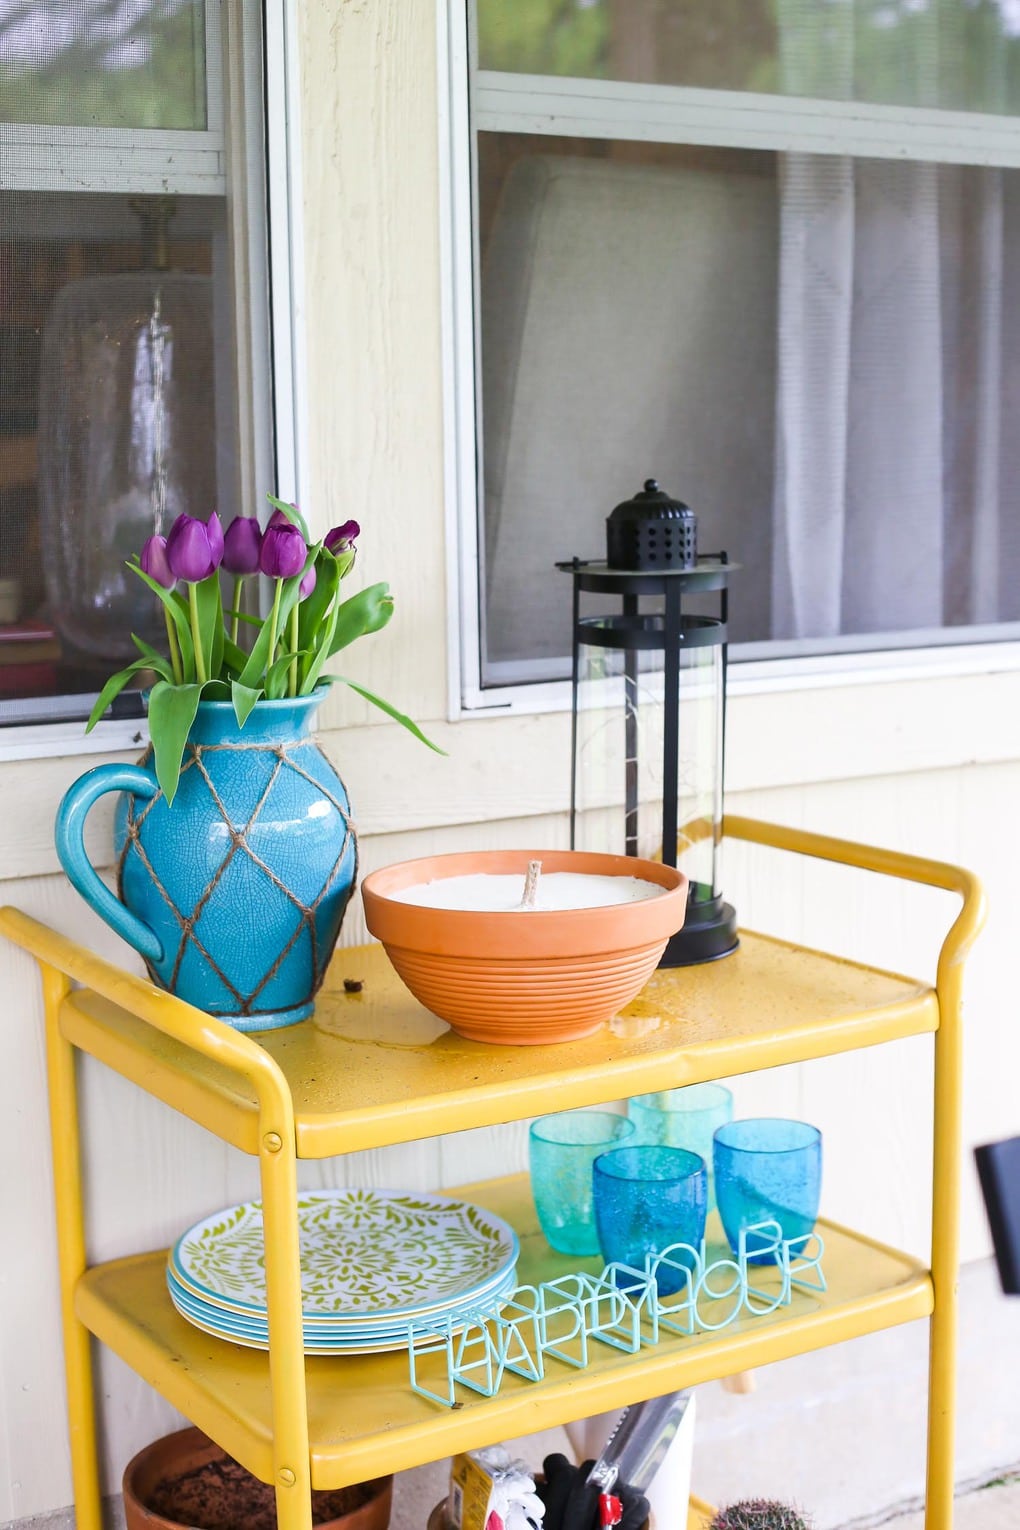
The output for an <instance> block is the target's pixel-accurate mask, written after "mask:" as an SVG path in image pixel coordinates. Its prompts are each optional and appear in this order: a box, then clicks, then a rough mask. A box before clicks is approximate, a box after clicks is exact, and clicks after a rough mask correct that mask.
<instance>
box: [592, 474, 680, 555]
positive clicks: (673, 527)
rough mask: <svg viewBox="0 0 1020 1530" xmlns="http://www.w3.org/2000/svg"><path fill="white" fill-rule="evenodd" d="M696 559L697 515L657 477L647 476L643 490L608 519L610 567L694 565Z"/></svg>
mask: <svg viewBox="0 0 1020 1530" xmlns="http://www.w3.org/2000/svg"><path fill="white" fill-rule="evenodd" d="M697 561H698V518H697V516H696V515H695V513H694V511H693V510H692V509H691V508H690V506H689V505H685V504H684V503H683V501H682V500H679V499H671V498H670V496H669V495H668V494H667V493H666V492H665V491H664V490H663V489H660V488H659V485H658V483H657V482H656V480H655V479H654V478H646V479H645V486H644V488H643V489H642V490H641V492H640V493H639V494H635V495H634V498H633V499H625V500H624V501H623V503H622V504H619V505H617V507H616V509H615V510H614V511H613V512H612V514H611V515H610V516H608V518H607V520H606V562H607V564H608V565H609V567H610V568H615V569H633V570H638V571H654V570H664V569H674V568H693V567H694V566H695V564H696V563H697Z"/></svg>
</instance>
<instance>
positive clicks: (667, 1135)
mask: <svg viewBox="0 0 1020 1530" xmlns="http://www.w3.org/2000/svg"><path fill="white" fill-rule="evenodd" d="M627 1114H628V1116H629V1117H630V1119H631V1120H632V1121H633V1122H634V1132H635V1136H634V1141H635V1143H644V1142H652V1143H658V1144H660V1145H661V1146H663V1147H678V1148H686V1149H687V1151H688V1152H689V1153H697V1154H698V1155H699V1156H700V1157H701V1158H703V1159H704V1160H705V1164H706V1167H707V1169H708V1209H709V1211H712V1210H713V1209H714V1208H715V1175H714V1173H713V1170H712V1139H713V1137H714V1136H715V1133H716V1131H717V1129H718V1128H719V1127H720V1126H725V1124H726V1122H727V1121H732V1120H733V1096H732V1094H731V1093H730V1091H729V1090H728V1089H727V1088H726V1087H725V1085H723V1084H685V1085H684V1086H683V1087H682V1088H680V1089H660V1090H658V1091H656V1093H654V1094H636V1095H634V1097H633V1099H631V1100H628V1102H627Z"/></svg>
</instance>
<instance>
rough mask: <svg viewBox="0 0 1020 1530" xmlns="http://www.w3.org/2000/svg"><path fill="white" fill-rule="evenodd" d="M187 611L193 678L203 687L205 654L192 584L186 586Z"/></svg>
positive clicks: (205, 676)
mask: <svg viewBox="0 0 1020 1530" xmlns="http://www.w3.org/2000/svg"><path fill="white" fill-rule="evenodd" d="M188 611H189V614H190V616H191V637H192V641H193V642H194V644H195V677H196V679H197V680H198V683H199V685H204V684H205V682H206V681H207V680H208V678H209V675H208V672H207V670H206V667H205V654H204V653H203V652H202V630H201V627H200V626H199V621H198V590H197V587H196V586H195V585H193V584H189V585H188Z"/></svg>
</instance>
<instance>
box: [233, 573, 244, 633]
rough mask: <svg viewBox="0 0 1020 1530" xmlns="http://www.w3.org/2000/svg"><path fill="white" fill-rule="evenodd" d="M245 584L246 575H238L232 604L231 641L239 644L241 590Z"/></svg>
mask: <svg viewBox="0 0 1020 1530" xmlns="http://www.w3.org/2000/svg"><path fill="white" fill-rule="evenodd" d="M243 584H244V575H243V574H237V575H235V577H234V598H233V600H232V601H231V602H230V604H231V605H232V606H233V618H234V619H233V622H232V623H231V627H230V641H231V642H232V643H236V642H237V629H238V627H239V626H240V623H241V588H242V586H243Z"/></svg>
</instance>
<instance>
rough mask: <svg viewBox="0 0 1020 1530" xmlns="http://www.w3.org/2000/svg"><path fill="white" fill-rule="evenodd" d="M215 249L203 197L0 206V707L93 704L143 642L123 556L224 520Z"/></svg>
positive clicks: (231, 459)
mask: <svg viewBox="0 0 1020 1530" xmlns="http://www.w3.org/2000/svg"><path fill="white" fill-rule="evenodd" d="M226 251H227V240H226V230H225V212H224V203H223V200H222V199H221V198H214V197H181V198H177V199H165V198H151V197H147V198H132V197H126V196H101V195H95V194H92V195H90V194H84V195H71V194H51V193H7V194H4V195H2V196H0V356H3V358H4V359H5V361H6V363H7V364H6V365H5V367H4V368H3V370H2V372H0V696H7V697H11V696H16V695H33V694H46V693H59V694H67V693H71V692H76V691H78V692H82V691H84V692H88V691H95V690H97V689H98V688H99V686H100V685H101V683H102V682H103V680H104V679H105V677H106V675H107V674H108V673H109V672H110V670H111V668H113V667H115V666H116V664H117V663H118V662H120V661H122V660H123V659H126V658H130V657H132V656H133V653H134V650H133V648H132V647H131V645H130V637H129V633H130V631H131V630H132V629H133V630H135V631H136V632H138V633H139V635H140V636H143V637H148V638H150V639H151V638H155V637H158V631H157V630H155V629H153V627H152V623H153V620H154V615H155V613H154V611H153V607H154V604H155V603H154V602H153V601H152V600H151V599H148V598H147V592H146V591H145V590H144V588H143V587H142V585H141V583H140V582H139V581H138V580H137V579H136V578H134V577H133V576H131V575H130V574H129V573H128V572H127V570H126V569H125V568H124V559H125V557H127V556H128V554H129V553H131V552H133V551H137V550H138V549H139V548H140V546H141V543H142V542H143V541H144V539H145V537H146V536H148V535H149V534H150V533H151V532H152V531H155V530H164V531H165V530H166V528H167V526H168V524H169V522H170V521H171V520H172V519H173V517H174V516H175V515H176V514H177V513H178V512H179V511H180V510H182V509H187V510H188V511H189V513H192V514H197V515H199V516H200V517H202V518H204V517H205V516H206V515H208V513H209V511H210V510H211V509H212V508H213V507H214V506H216V505H218V506H219V509H220V512H221V514H222V515H224V518H229V516H230V515H231V514H232V513H233V512H234V511H235V509H236V492H237V491H236V476H235V475H236V465H237V464H236V456H235V452H236V445H235V443H236V428H235V422H234V408H235V403H234V399H235V377H234V345H233V330H232V304H231V300H230V283H229V269H228V264H227V259H226ZM125 645H126V646H125Z"/></svg>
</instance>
